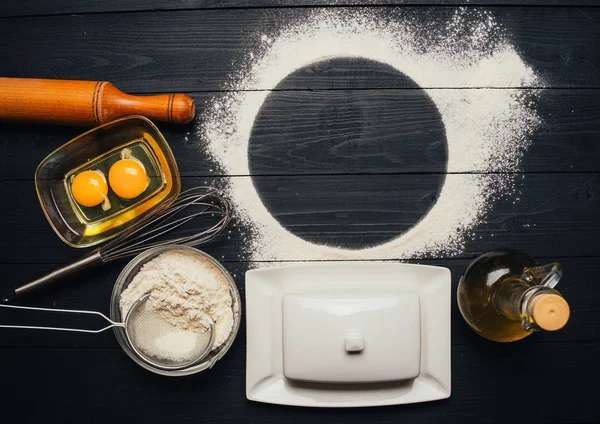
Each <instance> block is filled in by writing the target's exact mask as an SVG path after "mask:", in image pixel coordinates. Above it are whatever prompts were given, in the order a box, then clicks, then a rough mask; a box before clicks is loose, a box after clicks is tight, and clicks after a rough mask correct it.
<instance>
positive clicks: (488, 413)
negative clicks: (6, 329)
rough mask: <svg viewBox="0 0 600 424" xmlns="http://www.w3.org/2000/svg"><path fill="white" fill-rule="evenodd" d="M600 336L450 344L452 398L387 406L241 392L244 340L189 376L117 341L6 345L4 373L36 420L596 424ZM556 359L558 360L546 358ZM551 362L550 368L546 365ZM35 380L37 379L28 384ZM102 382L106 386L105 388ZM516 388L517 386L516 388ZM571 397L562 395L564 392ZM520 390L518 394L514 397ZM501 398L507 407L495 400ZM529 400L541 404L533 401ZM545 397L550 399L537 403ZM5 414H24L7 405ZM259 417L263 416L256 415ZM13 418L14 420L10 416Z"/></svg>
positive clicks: (9, 396)
mask: <svg viewBox="0 0 600 424" xmlns="http://www.w3.org/2000/svg"><path fill="white" fill-rule="evenodd" d="M598 355H600V343H599V342H583V343H548V344H533V343H528V341H523V342H520V343H511V344H508V345H500V346H499V345H497V344H491V343H490V342H486V341H482V342H479V343H474V344H472V345H470V346H453V347H452V395H451V397H450V398H449V399H446V400H443V401H439V402H434V403H421V404H414V405H401V406H395V407H385V408H377V409H373V408H358V409H353V408H350V409H343V408H342V409H319V410H315V409H313V408H291V407H282V406H276V405H266V404H259V403H254V402H249V401H247V400H246V399H245V394H244V378H245V358H244V349H243V344H242V340H241V339H240V340H237V341H236V343H235V344H234V348H233V349H232V350H231V351H230V352H228V353H227V355H225V357H224V358H223V359H222V360H221V361H219V362H218V363H217V364H216V365H215V367H214V368H213V369H211V370H209V371H205V372H203V373H201V374H198V375H194V376H190V377H186V378H166V377H162V376H157V375H152V374H150V373H149V372H147V371H145V370H142V369H141V368H139V367H137V366H135V365H134V364H133V363H132V362H131V360H130V359H129V358H128V357H127V356H126V355H125V354H124V353H123V352H121V351H120V350H118V349H47V350H44V351H39V350H36V349H22V348H14V349H4V350H3V359H4V360H5V361H7V362H8V363H10V364H21V363H25V364H27V367H18V366H11V367H6V369H5V370H4V381H7V382H11V390H8V391H7V392H6V393H5V394H4V399H5V402H6V404H7V405H21V404H22V402H23V398H27V399H35V401H36V407H35V408H29V409H28V410H27V412H26V416H27V417H28V418H31V420H32V421H36V422H37V421H41V420H43V421H45V422H48V421H64V419H65V417H67V416H68V418H69V420H71V419H72V420H75V421H77V422H82V421H86V422H89V421H90V420H92V421H97V422H105V421H111V422H112V421H114V420H115V419H116V418H117V417H118V419H119V420H124V421H132V420H139V418H140V417H143V419H144V422H148V423H159V422H174V421H176V422H178V423H198V422H235V423H255V422H257V420H259V421H260V422H261V423H265V424H270V423H273V424H274V423H281V422H294V423H300V422H329V423H339V424H341V423H345V422H352V423H372V422H373V420H374V419H376V420H377V422H379V423H398V422H410V423H431V424H433V423H435V424H438V423H455V422H465V421H466V422H475V421H476V422H478V423H498V422H535V423H549V422H561V423H566V422H568V423H580V424H583V423H596V422H597V419H598V418H599V417H600V415H599V413H598V411H597V408H596V405H595V401H596V393H595V392H594V391H593V390H589V388H588V387H587V386H586V385H585V384H580V383H581V382H582V381H595V380H597V379H598V378H600V368H599V367H595V366H582V364H593V363H594V362H595V361H596V360H597V357H598ZM545 357H551V358H552V360H540V358H545ZM551 364H553V365H554V366H553V367H552V372H549V367H550V365H551ZM32 382H35V384H32ZM523 385H524V386H526V387H534V386H541V387H556V388H557V390H529V391H528V397H527V402H526V405H524V404H523V402H522V401H521V399H520V397H518V395H519V394H520V393H521V392H520V391H519V389H518V387H520V386H523ZM101 388H103V389H105V390H100V389H101ZM511 388H512V390H511ZM566 391H568V392H569V395H568V396H566V395H565V392H566ZM516 396H517V397H516ZM499 405H502V407H499ZM533 405H537V406H536V407H534V406H533ZM539 405H548V406H547V407H539ZM5 414H8V415H5V417H6V419H7V420H9V421H15V418H22V417H23V416H24V412H23V410H20V411H19V410H18V409H16V408H7V409H6V413H5ZM257 417H258V418H257ZM11 418H12V419H11Z"/></svg>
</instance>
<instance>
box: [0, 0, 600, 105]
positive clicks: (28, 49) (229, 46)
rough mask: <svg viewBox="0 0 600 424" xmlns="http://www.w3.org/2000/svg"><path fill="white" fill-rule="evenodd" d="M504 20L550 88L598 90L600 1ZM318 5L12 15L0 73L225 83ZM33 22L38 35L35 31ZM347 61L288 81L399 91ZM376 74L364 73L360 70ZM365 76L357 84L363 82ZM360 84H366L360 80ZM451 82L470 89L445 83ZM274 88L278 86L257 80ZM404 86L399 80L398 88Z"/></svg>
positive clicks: (159, 87) (193, 86)
mask: <svg viewBox="0 0 600 424" xmlns="http://www.w3.org/2000/svg"><path fill="white" fill-rule="evenodd" d="M456 10H457V9H456V8H455V7H426V8H422V7H412V8H411V7H407V8H378V9H377V13H380V14H381V15H382V17H387V18H390V19H392V20H403V19H411V20H415V21H416V22H421V23H422V25H427V26H431V27H432V28H433V27H435V26H436V25H444V24H446V23H447V22H448V21H449V20H450V19H451V17H452V16H453V15H454V14H455V13H456ZM484 10H489V11H490V12H491V13H493V15H494V16H495V18H496V20H497V21H498V22H499V23H500V24H502V25H503V26H504V27H505V31H506V34H507V36H508V37H509V39H510V41H511V42H512V43H513V44H514V45H515V48H516V50H517V51H518V53H519V54H520V55H521V57H522V58H523V60H524V61H525V62H526V63H527V64H528V65H530V66H532V67H533V68H534V69H535V70H536V71H537V72H538V73H539V76H540V85H541V86H543V87H565V86H568V87H599V85H598V81H600V78H599V75H600V43H599V42H598V40H599V38H600V25H598V20H599V19H600V8H571V7H557V8H537V7H534V8H522V7H500V8H489V9H484ZM312 12H313V9H311V8H299V9H296V8H272V9H259V10H257V9H250V10H245V9H227V10H207V11H173V12H169V13H161V12H148V13H135V14H122V13H109V14H98V15H96V14H90V15H77V16H55V17H51V16H49V17H38V18H26V19H6V20H4V21H3V22H2V26H0V35H1V36H2V40H3V43H1V44H0V57H5V58H8V57H9V58H10V60H4V61H2V62H0V75H2V76H7V77H35V78H55V79H84V80H92V81H94V80H108V81H110V82H112V83H113V84H114V85H115V86H116V87H119V89H121V90H123V91H124V92H127V93H132V94H136V93H138V94H139V93H149V92H165V93H167V92H171V93H174V92H189V91H210V90H222V89H224V88H225V87H226V85H225V83H226V81H227V76H228V75H229V74H230V73H231V72H234V71H236V70H237V69H239V66H241V65H243V64H244V61H245V58H246V57H247V56H246V55H247V54H248V53H250V52H254V53H257V52H258V51H259V50H260V49H259V45H260V43H261V36H262V35H263V34H275V33H276V32H277V28H280V27H282V26H286V25H288V24H290V23H292V22H301V21H303V20H307V19H309V18H310V14H311V13H312ZM31 27H35V28H36V33H38V34H41V35H42V36H39V37H32V36H31V30H30V28H31ZM369 63H370V64H369V65H368V67H366V68H365V65H364V64H362V63H361V62H357V63H356V64H354V62H352V63H350V64H347V65H345V66H342V67H333V68H331V67H328V66H320V65H314V66H309V67H307V68H304V69H303V70H301V72H298V73H297V76H296V78H294V80H289V86H288V87H287V88H291V87H294V88H301V89H306V88H315V87H319V84H320V81H322V80H327V81H328V83H329V84H331V81H337V82H336V84H335V85H336V87H345V88H349V89H358V88H394V87H385V86H382V85H380V80H381V78H384V80H385V79H386V75H389V69H387V68H386V67H384V66H383V67H382V65H380V64H378V63H374V62H369ZM361 73H362V74H367V75H370V76H371V78H370V79H367V80H365V79H363V78H357V76H359V75H360V74H361ZM356 81H358V82H356ZM359 83H360V84H359ZM447 87H465V84H464V83H460V82H457V81H448V84H447ZM258 88H264V89H270V88H272V87H258ZM395 88H397V86H396V87H395Z"/></svg>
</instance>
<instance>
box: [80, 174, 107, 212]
mask: <svg viewBox="0 0 600 424" xmlns="http://www.w3.org/2000/svg"><path fill="white" fill-rule="evenodd" d="M71 193H73V197H74V198H75V201H76V202H77V203H79V204H80V205H81V206H86V207H88V208H91V207H92V206H98V205H99V204H100V203H102V202H104V200H105V199H106V195H107V194H108V185H107V184H106V178H105V177H104V175H103V174H102V173H101V172H100V171H90V170H88V171H83V172H80V173H79V174H77V175H76V176H75V178H73V180H72V182H71Z"/></svg>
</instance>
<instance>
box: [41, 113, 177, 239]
mask: <svg viewBox="0 0 600 424" xmlns="http://www.w3.org/2000/svg"><path fill="white" fill-rule="evenodd" d="M125 151H127V152H128V154H129V155H131V157H133V158H135V159H137V160H138V161H139V162H141V163H142V165H143V166H144V169H145V170H146V173H147V177H148V178H147V180H148V185H147V187H146V189H144V191H143V192H142V193H141V194H140V195H139V196H138V197H136V198H134V199H122V198H119V197H118V196H117V195H116V194H115V193H114V192H113V191H112V189H109V191H108V200H109V202H110V208H109V209H108V210H104V209H103V208H102V206H101V205H98V206H94V207H84V206H81V205H79V204H78V203H77V202H76V201H75V198H74V196H73V194H72V193H71V179H72V178H73V177H74V176H75V175H77V174H78V173H80V172H82V171H85V170H93V171H100V172H101V173H102V174H103V175H104V176H105V178H106V176H107V175H108V170H109V169H110V167H111V166H112V164H114V163H115V162H116V161H117V160H119V159H121V158H122V155H123V154H124V152H125ZM35 188H36V191H37V195H38V198H39V200H40V204H41V206H42V210H43V211H44V215H46V218H47V219H48V222H49V223H50V225H51V226H52V228H53V229H54V231H55V232H56V234H58V236H59V237H60V239H61V240H62V241H64V242H65V243H67V244H68V245H69V246H72V247H89V246H93V245H95V244H98V243H102V242H103V241H106V240H108V239H111V238H113V237H116V236H117V235H119V234H120V233H121V232H123V231H125V230H127V229H128V228H130V227H131V226H133V225H136V224H137V223H139V222H141V221H143V220H145V219H146V218H147V217H149V216H150V215H152V214H154V213H156V212H159V211H161V210H163V209H164V208H166V207H168V206H169V205H170V204H171V203H172V202H173V201H174V200H175V198H176V197H177V196H178V195H179V191H180V189H181V182H180V179H179V170H178V169H177V163H176V162H175V158H174V156H173V153H172V152H171V149H170V147H169V145H168V144H167V141H166V140H165V138H164V137H163V136H162V134H161V133H160V132H159V131H158V128H156V126H155V125H154V124H153V123H152V122H151V121H150V120H148V119H146V118H144V117H143V116H128V117H125V118H121V119H117V120H115V121H112V122H108V123H106V124H104V125H101V126H99V127H96V128H94V129H91V130H90V131H87V132H85V133H83V134H81V135H79V136H77V137H75V138H74V139H72V140H71V141H69V142H67V143H66V144H64V145H63V146H61V147H59V148H58V149H56V150H55V151H54V152H52V153H51V154H50V155H48V156H47V157H46V158H45V159H44V160H43V161H42V162H41V163H40V165H39V166H38V168H37V170H36V172H35Z"/></svg>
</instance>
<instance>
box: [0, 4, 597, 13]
mask: <svg viewBox="0 0 600 424" xmlns="http://www.w3.org/2000/svg"><path fill="white" fill-rule="evenodd" d="M432 4H438V5H439V4H444V5H461V6H467V7H468V6H477V5H487V6H490V5H492V6H497V5H513V6H561V5H562V6H597V2H596V0H576V1H573V0H496V1H494V0H437V1H433V0H343V1H339V0H337V1H332V0H292V1H289V0H260V1H255V0H186V1H177V2H174V1H167V0H127V1H121V0H110V1H102V2H98V1H95V0H80V1H77V2H70V1H68V0H61V1H55V2H52V3H49V2H47V1H45V0H27V1H25V2H24V3H23V2H20V3H15V2H2V3H0V17H11V16H35V15H59V14H60V15H62V14H73V13H77V14H83V13H102V12H131V11H147V10H161V11H166V10H179V9H186V10H189V9H198V10H200V9H225V8H257V7H298V6H302V7H306V6H336V7H339V6H369V7H373V6H389V5H398V6H410V5H419V6H430V5H432ZM24 5H25V6H24Z"/></svg>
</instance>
